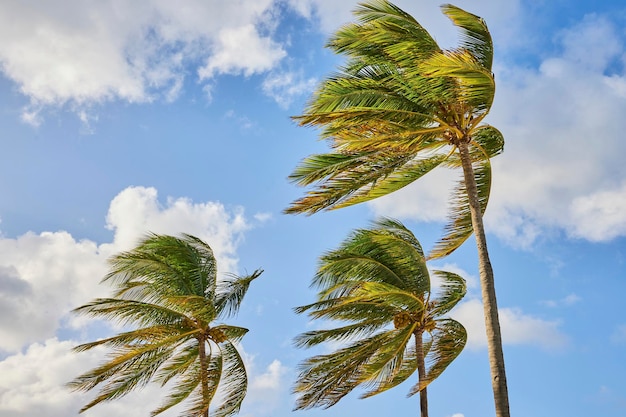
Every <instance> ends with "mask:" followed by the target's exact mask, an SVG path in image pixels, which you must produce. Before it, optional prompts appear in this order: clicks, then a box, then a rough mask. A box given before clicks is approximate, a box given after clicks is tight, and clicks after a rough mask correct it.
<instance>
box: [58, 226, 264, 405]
mask: <svg viewBox="0 0 626 417" xmlns="http://www.w3.org/2000/svg"><path fill="white" fill-rule="evenodd" d="M261 273H262V270H256V271H255V272H254V273H253V274H252V275H250V276H246V277H235V276H232V277H230V278H229V279H227V280H225V281H224V282H218V281H217V266H216V262H215V258H214V255H213V251H212V250H211V248H210V247H209V245H207V244H206V243H205V242H203V241H202V240H200V239H198V238H196V237H194V236H191V235H182V236H181V237H173V236H165V235H155V234H151V235H148V236H147V237H146V238H144V239H143V240H142V241H141V242H140V243H139V244H138V246H137V247H135V248H134V249H132V250H130V251H127V252H123V253H120V254H118V255H115V256H113V257H112V258H111V259H110V270H109V273H108V274H107V275H106V276H105V278H104V281H106V282H108V283H110V284H112V285H113V286H114V296H113V297H111V298H99V299H95V300H93V301H91V302H90V303H88V304H86V305H83V306H81V307H78V308H76V309H75V310H74V313H76V314H83V315H88V316H92V317H97V318H101V319H107V320H111V321H114V322H117V323H119V324H122V325H124V326H132V327H135V328H134V329H132V330H129V331H126V332H122V333H119V334H117V335H115V336H111V337H108V338H105V339H102V340H97V341H94V342H89V343H84V344H81V345H79V346H77V347H76V348H75V350H76V351H85V350H89V349H93V348H95V347H97V346H106V347H108V348H109V349H111V351H110V353H109V356H108V358H109V359H108V361H107V362H105V363H103V364H102V365H100V366H98V367H96V368H94V369H92V370H90V371H88V372H86V373H84V374H82V375H80V376H78V377H76V378H75V379H74V380H73V381H71V382H70V383H69V384H68V386H69V387H70V388H73V389H75V390H81V391H88V390H91V389H94V388H96V387H99V388H100V391H99V393H98V394H97V396H96V397H95V398H94V399H93V400H92V401H91V402H89V403H88V404H87V405H85V407H83V409H82V410H81V412H82V411H85V410H87V409H89V408H91V407H93V406H95V405H97V404H99V403H100V402H103V401H110V400H114V399H117V398H119V397H122V396H124V395H126V394H128V393H129V392H131V391H132V390H134V389H136V388H141V387H143V386H144V385H146V384H147V383H149V382H151V381H154V382H157V383H160V384H161V385H165V384H166V383H168V382H174V384H173V385H174V387H173V388H172V390H171V391H170V393H169V395H168V396H166V397H165V399H164V401H163V403H162V404H161V405H160V407H158V408H157V409H155V410H154V411H153V412H152V415H157V414H160V413H162V412H164V411H165V410H168V409H170V408H171V407H173V406H175V405H177V404H180V403H183V402H185V404H186V408H185V411H184V415H186V416H187V415H189V416H202V415H204V414H205V413H206V412H208V409H209V407H210V405H211V401H212V400H213V399H214V398H215V396H216V394H217V393H218V392H219V391H222V394H223V395H225V396H226V397H227V398H226V397H225V400H224V401H223V403H222V405H221V406H220V407H217V409H216V411H215V416H218V417H226V416H229V415H231V414H232V413H234V412H235V411H236V410H238V407H239V405H240V404H241V400H242V399H243V397H244V396H245V389H242V387H245V385H247V379H246V375H245V373H246V371H245V368H244V366H243V362H242V361H241V358H240V357H239V356H238V354H237V353H236V349H235V347H234V345H233V344H232V343H231V342H238V341H240V340H241V339H242V338H243V336H244V335H245V334H246V332H247V331H248V330H247V329H245V328H242V327H237V326H230V325H226V324H214V323H213V321H214V319H216V318H218V316H219V317H220V318H225V317H229V316H231V315H232V314H234V313H236V312H237V309H238V308H239V306H240V304H241V301H242V299H243V297H244V295H245V293H246V291H247V289H248V288H249V285H250V283H251V282H252V281H253V280H254V279H256V278H257V277H258V276H259V275H260V274H261ZM207 348H208V352H207ZM237 381H239V382H237ZM220 398H221V397H220ZM233 401H234V402H233Z"/></svg>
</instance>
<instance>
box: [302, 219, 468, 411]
mask: <svg viewBox="0 0 626 417" xmlns="http://www.w3.org/2000/svg"><path fill="white" fill-rule="evenodd" d="M434 274H435V275H436V276H437V277H438V278H439V279H440V281H441V283H442V285H441V290H440V291H439V294H433V291H432V289H431V282H430V276H429V272H428V269H427V267H426V261H425V259H424V254H423V252H422V248H421V246H420V244H419V242H418V241H417V239H416V238H415V236H413V234H412V233H411V232H410V231H409V230H408V229H407V228H406V227H404V225H402V224H401V223H400V222H398V221H395V220H391V219H382V220H379V221H378V222H377V223H376V224H375V225H374V227H373V228H371V229H361V230H357V231H355V232H354V233H353V234H352V235H351V236H350V237H349V238H348V239H346V241H344V242H343V243H342V244H341V246H340V247H339V248H338V249H337V250H334V251H331V252H328V253H327V254H325V255H324V256H322V258H321V261H320V265H319V269H318V271H317V274H316V275H315V277H314V279H313V285H314V286H315V287H317V288H319V290H320V291H319V293H318V301H317V302H315V303H313V304H310V305H307V306H303V307H299V308H297V309H296V312H298V313H304V312H308V313H309V315H310V316H311V317H313V318H315V319H330V320H335V321H341V322H344V323H343V324H344V325H342V326H341V327H337V328H333V329H329V330H315V331H310V332H307V333H304V334H302V335H300V336H298V337H297V339H296V344H297V345H298V346H300V347H311V346H314V345H317V344H320V343H323V342H329V341H335V342H337V341H339V342H347V343H348V344H347V346H345V347H343V348H341V349H339V350H337V351H336V352H333V353H330V354H326V355H319V356H314V357H312V358H310V359H308V360H306V361H305V362H303V363H302V365H301V369H300V370H301V372H300V375H299V378H298V380H297V382H296V385H295V390H294V391H295V392H296V393H298V394H300V396H299V398H298V402H297V404H296V408H297V409H304V408H311V407H316V406H322V407H330V406H332V405H334V404H335V403H337V402H338V401H339V400H340V399H341V398H343V397H344V396H345V395H346V394H348V393H349V392H350V391H352V390H353V389H354V388H356V387H357V386H359V385H362V386H366V387H370V390H369V391H367V392H366V393H365V394H363V396H362V398H364V397H369V396H372V395H375V394H378V393H381V392H383V391H386V390H388V389H389V388H392V387H394V386H396V385H398V384H400V383H402V382H404V381H406V380H407V379H408V378H409V377H410V376H411V375H412V374H413V373H414V372H415V371H417V372H418V380H417V381H416V383H415V385H414V386H413V388H412V389H411V390H410V392H409V395H413V394H415V393H417V392H419V393H420V409H421V415H422V417H427V416H428V404H427V396H426V387H427V386H428V384H430V383H431V382H432V381H433V380H434V379H435V378H437V377H438V376H439V375H440V374H441V373H442V372H443V370H444V369H445V368H446V367H447V366H448V365H449V364H450V363H451V362H452V361H453V360H454V359H455V358H456V357H457V356H458V355H459V353H460V352H461V350H462V349H463V347H464V346H465V341H466V339H467V336H466V333H465V329H464V327H463V326H462V325H461V324H460V323H458V322H456V321H454V320H452V319H450V318H443V317H442V316H444V315H445V314H446V313H447V312H448V311H450V309H452V307H454V306H455V305H456V304H457V303H458V302H459V300H460V299H461V298H462V297H463V296H464V295H465V281H464V280H463V278H461V277H460V276H458V275H456V274H453V273H451V272H445V271H434Z"/></svg>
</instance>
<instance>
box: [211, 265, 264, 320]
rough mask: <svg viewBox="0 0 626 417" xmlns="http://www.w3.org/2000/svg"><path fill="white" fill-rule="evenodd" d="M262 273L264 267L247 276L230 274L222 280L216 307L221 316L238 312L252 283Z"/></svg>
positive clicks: (225, 316)
mask: <svg viewBox="0 0 626 417" xmlns="http://www.w3.org/2000/svg"><path fill="white" fill-rule="evenodd" d="M262 273H263V270H262V269H257V270H256V271H254V272H253V273H252V274H251V275H248V276H245V277H238V276H236V275H234V274H230V275H229V277H228V279H226V280H223V281H222V282H220V284H219V285H218V291H217V295H216V297H215V308H216V310H217V314H218V315H219V317H221V318H227V317H232V316H233V315H235V314H237V312H238V311H239V306H241V302H242V301H243V298H244V296H245V295H246V292H248V288H250V283H251V282H252V281H253V280H255V279H256V278H258V277H259V276H260V275H261V274H262Z"/></svg>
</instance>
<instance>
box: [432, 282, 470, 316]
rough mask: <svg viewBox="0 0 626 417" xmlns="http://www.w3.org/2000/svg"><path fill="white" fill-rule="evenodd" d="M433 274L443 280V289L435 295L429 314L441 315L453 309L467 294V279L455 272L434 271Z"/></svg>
mask: <svg viewBox="0 0 626 417" xmlns="http://www.w3.org/2000/svg"><path fill="white" fill-rule="evenodd" d="M433 275H435V276H436V277H437V278H439V280H440V281H441V290H440V291H439V292H438V293H437V295H436V296H435V297H433V307H431V309H430V311H429V314H431V315H432V316H434V317H439V316H443V315H444V314H446V313H447V312H449V311H450V310H452V309H453V308H454V306H456V305H457V303H458V302H459V301H461V299H462V298H463V297H464V296H465V292H466V291H467V286H466V284H465V280H464V279H463V278H462V277H461V276H459V275H457V274H455V273H453V272H449V271H433Z"/></svg>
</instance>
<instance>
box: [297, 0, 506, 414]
mask: <svg viewBox="0 0 626 417" xmlns="http://www.w3.org/2000/svg"><path fill="white" fill-rule="evenodd" d="M442 10H443V13H444V14H445V15H446V16H448V17H449V18H450V19H451V20H452V22H453V24H454V25H456V26H457V27H458V28H460V31H461V35H462V36H461V44H460V46H459V47H457V48H456V49H451V50H442V49H441V48H440V47H439V46H438V44H437V43H436V42H435V40H434V39H433V38H432V37H431V36H430V34H429V33H428V32H427V31H426V30H425V29H424V28H423V27H422V26H421V25H420V24H419V23H418V22H417V21H416V20H415V19H414V18H413V17H412V16H411V15H409V14H407V13H406V12H404V11H403V10H401V9H400V8H398V7H396V6H395V5H393V4H392V3H390V2H388V1H385V0H376V1H370V2H368V3H365V4H361V5H360V7H359V8H357V9H356V10H355V15H356V17H357V22H356V23H351V24H348V25H346V26H344V27H343V28H341V29H339V30H338V31H337V32H336V33H335V35H334V36H332V37H331V38H330V40H329V42H328V45H327V46H328V47H329V48H331V49H332V50H334V51H335V52H337V53H339V54H343V55H345V56H346V57H347V62H346V63H345V65H344V66H343V67H342V68H341V70H340V71H339V72H338V73H336V74H333V75H331V76H330V77H328V78H327V79H326V80H324V81H323V82H322V83H321V85H320V86H319V88H318V90H317V91H316V92H315V94H314V95H313V97H312V99H311V101H310V102H309V104H308V106H307V108H306V109H305V112H304V114H303V115H301V116H297V117H295V120H297V121H298V122H299V123H300V124H301V125H303V126H314V127H320V128H321V138H323V139H326V140H327V141H328V142H329V144H330V146H331V148H332V150H331V152H329V153H326V154H318V155H312V156H310V157H308V158H306V159H304V160H303V161H302V162H301V163H300V165H299V166H298V167H297V168H296V169H295V170H294V172H293V173H292V174H291V176H290V179H291V180H292V181H294V182H295V183H297V184H298V185H301V186H308V185H312V184H314V185H315V188H314V189H313V190H310V191H309V192H308V193H307V194H306V195H305V196H304V197H302V198H300V199H298V200H296V201H295V202H293V203H292V204H291V206H290V207H288V208H287V209H286V210H285V212H286V213H294V214H295V213H307V214H312V213H315V212H317V211H320V210H325V209H337V208H341V207H346V206H350V205H353V204H357V203H361V202H365V201H369V200H372V199H374V198H377V197H381V196H384V195H387V194H389V193H392V192H394V191H396V190H398V189H400V188H402V187H404V186H406V185H408V184H410V183H412V182H413V181H415V180H417V179H419V178H421V177H422V176H424V175H425V174H427V173H428V172H430V171H432V170H433V169H434V168H436V167H445V168H459V167H460V168H462V171H463V176H462V178H461V180H460V181H459V182H458V183H457V185H456V187H455V188H454V193H453V198H452V201H451V203H452V204H451V210H450V220H449V223H448V224H447V225H446V227H445V229H444V231H445V233H444V236H443V237H442V238H441V239H440V240H439V241H438V242H436V243H435V245H434V247H433V249H432V250H431V252H430V253H429V255H428V257H429V258H438V257H443V256H445V255H447V254H449V253H451V252H452V251H454V250H455V249H456V248H457V247H459V246H460V245H461V244H462V243H463V242H465V240H466V239H467V238H468V237H469V236H470V235H471V234H472V233H474V235H475V238H476V243H477V247H478V257H479V271H480V282H481V290H482V299H483V306H484V314H485V324H486V329H487V344H488V352H489V363H490V368H491V377H492V387H493V392H494V400H495V408H496V415H497V417H509V401H508V392H507V383H506V375H505V369H504V355H503V351H502V340H501V334H500V324H499V319H498V308H497V302H496V293H495V286H494V278H493V269H492V267H491V262H490V260H489V254H488V251H487V242H486V238H485V232H484V226H483V220H482V215H483V213H484V211H485V209H486V207H487V202H488V200H489V193H490V188H491V165H490V159H491V158H492V157H494V156H496V155H498V154H499V153H501V152H502V150H503V147H504V138H503V136H502V134H501V133H500V131H498V130H497V129H496V128H494V127H493V126H490V125H488V124H484V123H483V120H484V118H485V116H486V115H487V113H488V112H489V110H490V108H491V105H492V103H493V98H494V94H495V81H494V77H493V74H492V72H491V66H492V59H493V45H492V40H491V35H490V34H489V30H488V28H487V25H486V23H485V21H484V20H483V19H481V18H480V17H478V16H475V15H473V14H471V13H468V12H466V11H464V10H462V9H460V8H458V7H455V6H452V5H444V6H442Z"/></svg>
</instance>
